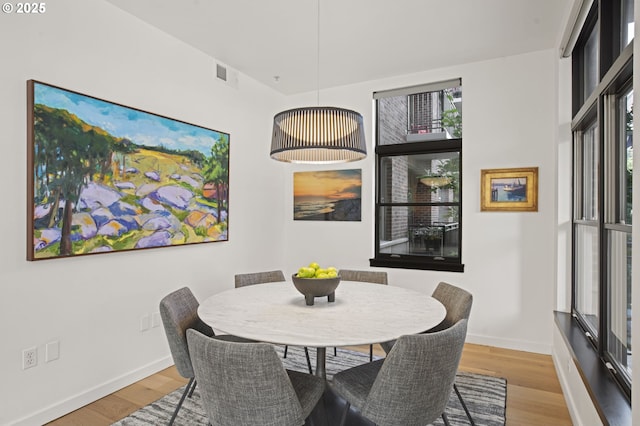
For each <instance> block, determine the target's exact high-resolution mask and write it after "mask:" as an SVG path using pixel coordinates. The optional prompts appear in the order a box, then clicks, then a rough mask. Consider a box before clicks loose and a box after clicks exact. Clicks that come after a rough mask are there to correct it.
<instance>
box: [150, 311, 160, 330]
mask: <svg viewBox="0 0 640 426" xmlns="http://www.w3.org/2000/svg"><path fill="white" fill-rule="evenodd" d="M160 324H162V319H161V318H160V312H154V313H153V314H152V315H151V327H154V328H155V327H160Z"/></svg>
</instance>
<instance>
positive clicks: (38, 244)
mask: <svg viewBox="0 0 640 426" xmlns="http://www.w3.org/2000/svg"><path fill="white" fill-rule="evenodd" d="M61 236H62V233H61V232H60V230H59V229H58V228H48V229H43V230H42V231H41V232H40V237H39V238H35V240H34V242H33V243H34V244H33V246H34V248H35V249H36V250H42V249H43V248H45V247H47V246H50V245H51V244H53V243H57V242H58V241H60V237H61Z"/></svg>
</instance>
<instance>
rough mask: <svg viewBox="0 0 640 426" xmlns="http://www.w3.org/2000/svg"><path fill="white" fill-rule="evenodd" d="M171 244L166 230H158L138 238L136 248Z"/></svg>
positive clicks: (169, 235)
mask: <svg viewBox="0 0 640 426" xmlns="http://www.w3.org/2000/svg"><path fill="white" fill-rule="evenodd" d="M170 244H171V234H169V232H167V231H158V232H154V233H153V234H151V235H149V236H148V237H143V238H140V240H139V241H138V242H137V243H136V248H149V247H163V246H168V245H170Z"/></svg>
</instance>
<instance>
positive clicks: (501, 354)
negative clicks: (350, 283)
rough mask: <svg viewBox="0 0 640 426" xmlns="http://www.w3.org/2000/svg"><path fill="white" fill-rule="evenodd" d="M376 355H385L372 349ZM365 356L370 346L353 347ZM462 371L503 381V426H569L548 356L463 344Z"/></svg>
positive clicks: (135, 388)
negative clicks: (505, 405) (504, 386)
mask: <svg viewBox="0 0 640 426" xmlns="http://www.w3.org/2000/svg"><path fill="white" fill-rule="evenodd" d="M375 348H376V351H375V353H376V354H377V355H381V356H383V355H384V351H382V349H381V348H379V347H377V346H376V347H375ZM351 349H356V350H361V351H364V352H368V349H369V348H368V347H357V348H351ZM460 370H462V371H468V372H472V373H479V374H486V375H491V376H497V377H504V378H505V379H507V424H508V425H518V426H539V425H554V426H570V425H571V418H570V417H569V411H568V410H567V405H566V403H565V400H564V396H563V394H562V390H561V388H560V383H559V382H558V378H557V376H556V372H555V369H554V366H553V361H552V360H551V357H550V356H548V355H540V354H533V353H529V352H520V351H512V350H508V349H500V348H494V347H490V346H481V345H474V344H469V343H467V344H466V345H465V348H464V352H463V354H462V360H461V362H460ZM186 382H187V381H186V380H185V379H183V378H182V377H180V375H179V374H178V372H177V371H176V369H175V367H170V368H167V369H165V370H163V371H160V372H159V373H156V374H154V375H152V376H149V377H147V378H146V379H143V380H140V381H139V382H137V383H134V384H132V385H130V386H127V387H126V388H123V389H120V390H119V391H117V392H114V393H113V394H111V395H108V396H106V397H104V398H102V399H99V400H98V401H96V402H94V403H92V404H89V405H87V406H85V407H83V408H80V409H78V410H76V411H74V412H72V413H70V414H68V415H66V416H64V417H61V418H59V419H57V420H55V421H53V422H51V423H49V424H50V425H56V426H75V425H78V426H80V425H82V426H86V425H91V426H102V425H110V424H111V423H113V422H115V421H117V420H120V419H122V418H123V417H126V416H127V415H129V414H130V413H132V412H134V411H136V410H138V409H139V408H141V407H144V406H145V405H147V404H149V403H151V402H153V401H155V400H157V399H159V398H161V397H163V396H164V395H166V394H168V393H170V392H171V391H173V390H175V389H177V388H179V387H180V386H183V385H184V384H185V383H186Z"/></svg>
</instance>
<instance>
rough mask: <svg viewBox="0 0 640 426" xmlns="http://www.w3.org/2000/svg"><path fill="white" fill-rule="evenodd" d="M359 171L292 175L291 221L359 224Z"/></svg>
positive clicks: (331, 171)
mask: <svg viewBox="0 0 640 426" xmlns="http://www.w3.org/2000/svg"><path fill="white" fill-rule="evenodd" d="M361 194H362V170H361V169H351V170H328V171H319V172H295V173H294V174H293V220H323V221H360V220H361V209H362V201H361V198H360V197H361Z"/></svg>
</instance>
